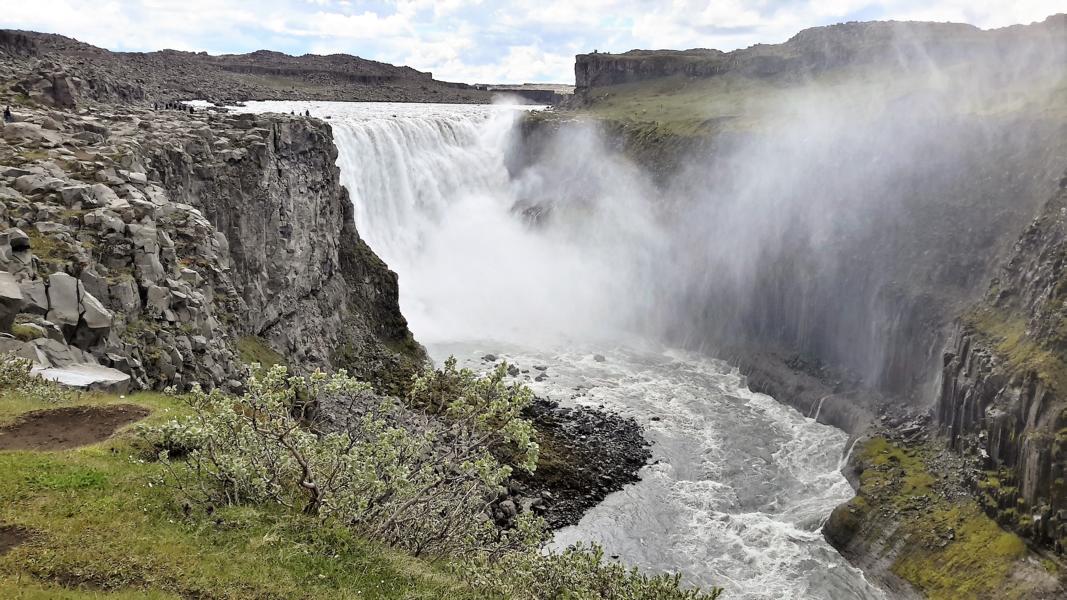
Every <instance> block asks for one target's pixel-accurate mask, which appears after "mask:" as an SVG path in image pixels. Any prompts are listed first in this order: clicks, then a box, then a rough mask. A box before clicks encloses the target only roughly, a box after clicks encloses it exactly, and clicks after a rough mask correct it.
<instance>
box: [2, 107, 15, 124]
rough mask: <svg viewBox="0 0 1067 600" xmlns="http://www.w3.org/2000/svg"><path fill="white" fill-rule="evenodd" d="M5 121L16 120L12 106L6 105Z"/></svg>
mask: <svg viewBox="0 0 1067 600" xmlns="http://www.w3.org/2000/svg"><path fill="white" fill-rule="evenodd" d="M4 122H5V123H14V122H15V115H13V114H11V107H10V106H8V107H6V108H5V109H4Z"/></svg>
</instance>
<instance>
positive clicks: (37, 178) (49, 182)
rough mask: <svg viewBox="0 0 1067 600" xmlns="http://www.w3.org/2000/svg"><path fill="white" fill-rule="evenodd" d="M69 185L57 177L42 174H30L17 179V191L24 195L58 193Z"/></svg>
mask: <svg viewBox="0 0 1067 600" xmlns="http://www.w3.org/2000/svg"><path fill="white" fill-rule="evenodd" d="M66 185H67V183H66V182H65V181H63V180H62V179H58V178H56V177H49V176H48V175H44V174H41V173H30V174H29V175H23V176H21V177H18V178H17V179H15V189H16V190H18V191H20V192H22V193H23V194H47V193H48V192H55V191H58V190H59V189H60V188H62V187H65V186H66Z"/></svg>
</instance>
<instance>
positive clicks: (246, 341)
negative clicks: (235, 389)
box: [237, 335, 285, 369]
mask: <svg viewBox="0 0 1067 600" xmlns="http://www.w3.org/2000/svg"><path fill="white" fill-rule="evenodd" d="M237 354H238V356H240V358H241V362H243V363H244V364H246V365H253V364H256V363H259V365H260V366H261V367H263V368H264V369H269V368H270V367H273V366H274V365H284V364H285V357H283V356H282V355H281V354H279V353H277V352H276V351H275V350H274V349H273V348H271V347H270V343H269V342H267V340H265V339H263V338H261V337H258V336H254V335H249V336H245V337H243V338H241V339H239V340H237Z"/></svg>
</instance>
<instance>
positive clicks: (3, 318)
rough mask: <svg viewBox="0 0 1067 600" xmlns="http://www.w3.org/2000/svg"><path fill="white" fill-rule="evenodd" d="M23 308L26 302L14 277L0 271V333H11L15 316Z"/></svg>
mask: <svg viewBox="0 0 1067 600" xmlns="http://www.w3.org/2000/svg"><path fill="white" fill-rule="evenodd" d="M24 306H26V300H25V299H24V298H23V296H22V290H21V289H20V288H19V284H18V282H17V281H15V277H14V276H13V275H12V274H11V273H9V272H7V271H0V331H11V325H12V324H13V323H14V322H15V315H17V314H19V313H20V312H22V308H23V307H24Z"/></svg>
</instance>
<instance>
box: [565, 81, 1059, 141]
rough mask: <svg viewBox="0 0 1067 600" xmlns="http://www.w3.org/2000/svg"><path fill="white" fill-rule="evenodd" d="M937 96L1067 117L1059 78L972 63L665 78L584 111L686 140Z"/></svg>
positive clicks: (597, 99)
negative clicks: (1001, 74)
mask: <svg viewBox="0 0 1067 600" xmlns="http://www.w3.org/2000/svg"><path fill="white" fill-rule="evenodd" d="M931 91H940V92H942V93H943V94H944V100H945V102H946V108H947V109H949V110H950V111H951V112H955V113H956V114H960V115H972V116H978V117H983V118H988V117H995V116H1004V115H1017V114H1025V115H1031V116H1034V117H1039V118H1049V119H1056V120H1061V119H1063V118H1067V82H1065V81H1064V80H1063V79H1062V77H1060V76H1059V74H1058V73H1051V74H1050V73H1041V72H1037V73H1029V74H1026V75H1024V76H1016V77H1015V79H1013V80H1010V82H1009V83H1005V82H1004V81H1002V80H1001V79H997V78H990V79H989V80H983V79H976V78H975V73H974V70H973V68H972V67H971V66H968V65H966V64H961V65H956V66H954V67H947V68H944V69H942V70H941V71H938V72H937V73H933V74H931V73H924V72H919V71H906V72H902V71H900V70H899V69H895V68H890V67H884V66H882V67H874V66H871V65H855V66H849V67H844V68H839V69H835V70H832V71H828V72H822V73H819V74H817V75H809V76H798V77H794V78H759V77H749V76H744V75H739V74H735V73H727V74H723V75H718V76H715V77H703V78H690V77H684V76H680V75H679V76H671V77H662V78H658V79H651V80H646V81H638V82H633V83H625V84H619V85H612V86H603V87H597V88H593V89H592V90H590V92H589V99H590V103H589V105H588V106H586V107H584V108H581V109H579V110H578V111H577V112H578V113H579V114H581V115H584V116H587V117H592V118H595V119H600V120H604V121H610V122H614V123H626V124H628V125H629V126H630V127H631V128H634V127H636V128H637V129H639V130H640V131H642V132H644V134H645V135H647V136H675V137H683V138H684V137H689V136H706V135H709V134H715V133H720V132H727V131H751V130H763V131H770V132H773V131H775V130H776V129H777V128H779V127H782V126H783V125H789V124H790V123H794V122H797V121H804V120H806V119H811V118H813V117H819V118H825V117H826V115H827V114H828V113H829V114H833V113H836V112H839V111H840V110H842V109H844V110H847V111H849V112H850V113H851V114H852V115H853V117H862V116H864V115H866V116H867V117H868V118H871V119H878V118H885V116H886V115H887V114H892V113H889V112H887V111H889V110H893V109H892V107H893V106H894V104H896V103H899V102H907V101H909V99H911V98H912V97H913V96H914V95H916V94H925V93H928V92H931ZM948 102H951V104H950V105H949V104H947V103H948ZM638 125H640V127H637V126H638Z"/></svg>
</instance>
